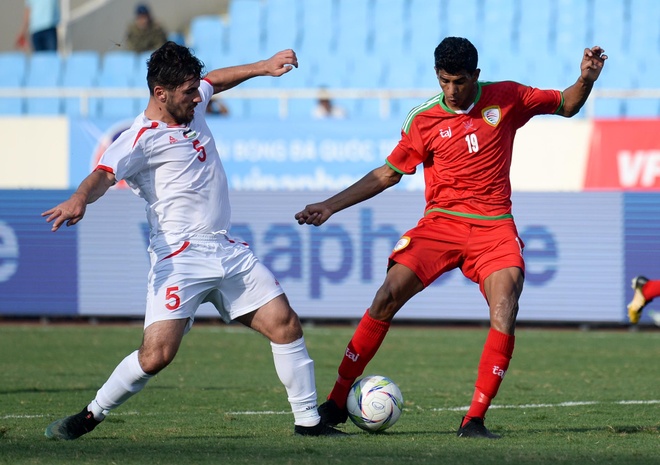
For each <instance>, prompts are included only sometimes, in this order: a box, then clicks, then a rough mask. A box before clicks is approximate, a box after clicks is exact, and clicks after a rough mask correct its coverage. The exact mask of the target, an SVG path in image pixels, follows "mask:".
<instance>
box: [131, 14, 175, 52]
mask: <svg viewBox="0 0 660 465" xmlns="http://www.w3.org/2000/svg"><path fill="white" fill-rule="evenodd" d="M165 42H167V32H165V29H164V28H163V26H161V25H160V23H158V21H155V20H154V18H153V17H152V16H151V11H149V7H148V6H147V5H144V4H139V5H138V6H137V7H136V8H135V19H134V20H133V22H132V23H131V24H129V25H128V28H127V29H126V47H127V48H128V49H129V50H133V51H134V52H148V51H151V50H156V49H157V48H158V47H160V46H161V45H163V44H164V43H165Z"/></svg>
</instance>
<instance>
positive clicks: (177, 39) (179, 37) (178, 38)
mask: <svg viewBox="0 0 660 465" xmlns="http://www.w3.org/2000/svg"><path fill="white" fill-rule="evenodd" d="M167 40H170V41H172V42H174V43H175V44H178V45H183V46H185V45H186V38H185V37H184V35H183V34H182V33H180V32H179V31H172V32H168V33H167Z"/></svg>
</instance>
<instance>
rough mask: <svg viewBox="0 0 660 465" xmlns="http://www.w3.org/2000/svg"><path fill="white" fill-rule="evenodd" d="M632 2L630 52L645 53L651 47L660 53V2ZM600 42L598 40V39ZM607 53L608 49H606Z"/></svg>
mask: <svg viewBox="0 0 660 465" xmlns="http://www.w3.org/2000/svg"><path fill="white" fill-rule="evenodd" d="M628 1H629V2H630V25H631V27H630V28H629V30H630V37H629V42H628V50H629V51H630V52H631V53H644V52H643V51H644V50H648V49H649V47H650V48H651V49H652V52H653V53H658V52H659V51H660V2H658V1H657V0H628ZM596 40H598V39H596ZM605 50H606V51H607V48H605Z"/></svg>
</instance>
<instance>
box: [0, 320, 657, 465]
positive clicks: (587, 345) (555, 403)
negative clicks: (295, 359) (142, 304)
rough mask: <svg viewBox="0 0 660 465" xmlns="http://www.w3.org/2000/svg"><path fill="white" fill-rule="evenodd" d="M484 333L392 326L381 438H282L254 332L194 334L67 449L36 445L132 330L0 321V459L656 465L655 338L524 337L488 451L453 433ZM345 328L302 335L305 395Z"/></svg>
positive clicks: (383, 358)
mask: <svg viewBox="0 0 660 465" xmlns="http://www.w3.org/2000/svg"><path fill="white" fill-rule="evenodd" d="M486 331H487V329H485V328H476V327H471V328H450V327H443V326H433V327H410V326H405V325H400V324H396V323H395V324H394V325H393V327H392V329H391V330H390V332H389V334H388V337H387V338H386V340H385V342H384V344H383V346H382V348H381V350H380V351H379V353H378V355H377V356H376V358H375V359H374V360H373V361H372V362H371V364H370V365H369V366H368V368H367V372H366V373H365V374H383V375H386V376H388V377H390V378H392V379H393V380H394V381H395V382H396V383H397V384H398V385H399V386H400V388H401V390H402V392H403V395H404V398H405V408H404V412H403V414H402V415H401V418H400V419H399V421H398V423H397V424H396V425H394V426H393V427H392V428H391V429H389V430H387V431H386V432H384V433H382V434H370V433H366V432H363V431H361V430H359V429H358V428H357V427H355V426H354V425H352V424H350V423H349V424H347V425H346V426H344V428H343V429H344V430H345V431H347V432H350V433H353V434H352V435H351V436H350V437H347V438H301V437H296V436H294V435H293V416H292V415H291V413H290V412H289V405H288V402H287V400H286V393H285V391H284V388H283V387H282V386H281V384H280V383H279V381H278V379H277V376H276V374H275V369H274V367H273V362H272V357H271V352H270V346H269V344H268V341H267V340H265V339H264V338H263V337H262V336H260V335H258V334H256V333H252V332H250V331H248V330H246V329H244V328H242V327H240V326H234V325H230V326H225V325H222V324H215V323H213V324H197V325H195V327H193V330H192V331H191V332H190V333H189V334H188V335H187V336H186V338H185V339H184V342H183V344H182V347H181V350H180V352H179V354H178V356H177V359H176V360H175V361H174V362H173V363H172V365H171V366H170V367H168V368H167V369H165V370H164V371H163V372H162V373H160V374H159V375H158V376H156V377H155V378H154V379H152V380H151V381H150V382H149V384H148V385H147V387H146V388H145V389H144V390H143V391H142V392H141V393H139V394H138V395H137V396H135V397H133V398H132V399H130V400H129V401H128V402H127V403H126V404H124V405H123V406H121V407H120V408H118V409H117V410H115V411H114V412H113V413H112V414H111V415H110V416H109V417H108V418H107V419H106V421H105V422H103V423H102V424H101V425H100V426H99V427H97V428H96V430H94V431H93V432H92V433H90V434H89V435H86V436H83V437H82V438H80V439H78V440H76V441H53V440H49V439H47V438H46V437H44V428H45V427H46V425H48V423H50V422H51V421H53V420H55V419H57V418H59V417H62V416H65V415H69V414H72V413H76V412H78V411H79V410H80V409H81V408H82V407H83V406H84V405H86V404H87V403H88V402H89V401H90V400H91V399H92V398H93V397H94V394H95V392H96V390H97V389H98V387H99V386H100V385H101V384H102V383H103V382H104V381H105V379H106V378H107V376H108V375H109V374H110V372H111V371H112V369H114V367H115V365H116V364H117V363H118V362H119V361H120V360H121V359H122V358H123V357H124V356H125V355H127V354H128V353H129V352H130V351H132V350H133V349H134V348H136V347H137V346H138V345H139V343H140V341H141V333H142V327H141V325H140V324H124V325H117V324H112V325H111V324H100V325H87V324H80V325H65V324H50V325H39V324H31V325H29V324H9V323H5V324H4V325H0V354H1V357H0V463H2V464H71V463H77V464H92V463H93V464H271V463H272V464H315V465H325V464H355V463H362V464H371V463H374V464H379V465H380V464H415V465H419V464H493V465H495V464H497V465H500V464H552V465H559V464H583V463H597V464H600V465H603V464H621V465H624V464H625V465H628V464H633V463H634V464H658V463H659V460H660V458H659V457H660V433H659V431H660V429H659V428H660V400H659V399H660V389H659V385H660V383H659V382H660V331H657V329H655V328H650V329H643V330H642V331H637V332H631V331H626V330H593V331H581V330H578V329H536V328H522V329H519V330H518V332H517V338H516V350H515V353H514V357H513V360H512V363H511V366H510V368H509V371H508V373H507V375H506V378H505V380H504V383H503V384H502V388H501V389H500V393H499V395H498V397H497V398H496V399H495V402H494V405H493V407H492V408H491V410H490V411H489V413H488V416H487V422H486V424H487V425H488V427H489V428H490V429H491V430H492V431H493V432H495V433H498V434H501V435H502V436H503V438H502V439H500V440H498V441H484V440H474V439H462V438H457V437H456V429H457V427H458V423H459V421H460V418H461V416H462V415H463V414H464V413H465V409H466V406H467V405H468V403H469V400H470V398H471V396H472V390H473V385H474V378H475V375H476V370H477V363H478V360H479V355H480V352H481V348H482V347H483V343H484V340H485V336H486ZM352 332H353V328H351V327H348V326H310V327H305V339H306V341H307V345H308V348H309V352H310V355H311V356H312V358H313V359H314V360H315V366H316V378H317V386H318V391H319V398H320V399H322V398H323V397H324V396H325V395H327V393H328V391H329V389H330V387H331V386H332V384H333V382H334V378H335V375H336V368H337V364H338V362H339V360H340V357H341V354H342V353H343V351H344V348H345V346H346V343H347V342H348V339H349V338H350V336H351V334H352Z"/></svg>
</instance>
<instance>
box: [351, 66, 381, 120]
mask: <svg viewBox="0 0 660 465" xmlns="http://www.w3.org/2000/svg"><path fill="white" fill-rule="evenodd" d="M346 85H347V86H348V87H349V88H354V89H376V90H377V89H383V88H384V87H385V65H384V62H383V60H382V59H381V57H380V56H363V57H358V58H355V59H354V60H352V63H351V68H350V73H349V74H348V80H347V82H346ZM354 110H355V116H360V117H365V118H380V114H381V101H380V99H377V98H374V99H366V98H363V99H359V100H357V101H356V102H355V105H354Z"/></svg>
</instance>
